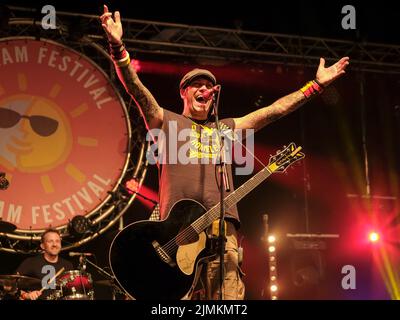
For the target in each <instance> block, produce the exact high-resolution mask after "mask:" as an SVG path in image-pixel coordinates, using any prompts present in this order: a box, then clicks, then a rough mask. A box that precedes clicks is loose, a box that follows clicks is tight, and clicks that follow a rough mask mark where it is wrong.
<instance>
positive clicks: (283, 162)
mask: <svg viewBox="0 0 400 320" xmlns="http://www.w3.org/2000/svg"><path fill="white" fill-rule="evenodd" d="M301 149H302V148H301V147H296V145H295V144H294V143H293V142H292V143H290V144H289V145H288V146H287V147H286V146H284V149H283V150H278V151H277V152H276V154H275V155H273V156H271V157H270V158H269V163H268V169H269V170H270V171H271V172H284V171H285V170H286V169H287V168H288V167H289V166H290V165H292V164H293V163H295V162H297V161H299V160H301V159H303V158H304V157H305V155H304V153H302V152H300V150H301Z"/></svg>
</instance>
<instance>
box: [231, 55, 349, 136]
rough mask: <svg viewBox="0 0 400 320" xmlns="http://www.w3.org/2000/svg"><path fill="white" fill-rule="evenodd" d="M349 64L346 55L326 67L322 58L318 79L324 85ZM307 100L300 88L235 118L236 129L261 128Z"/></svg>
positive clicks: (341, 72) (337, 75)
mask: <svg viewBox="0 0 400 320" xmlns="http://www.w3.org/2000/svg"><path fill="white" fill-rule="evenodd" d="M348 65H349V58H348V57H344V58H342V59H340V60H339V61H338V62H336V63H335V64H334V65H332V66H330V67H328V68H325V59H323V58H321V59H320V63H319V67H318V70H317V74H316V79H317V81H318V82H319V83H320V84H322V85H323V86H324V87H326V86H328V85H329V84H330V83H331V82H333V81H334V80H336V79H337V78H339V77H341V76H342V75H343V74H344V73H345V69H346V67H347V66H348ZM305 102H307V98H306V97H305V96H304V94H303V93H302V92H301V91H300V90H298V91H296V92H293V93H292V94H289V95H287V96H285V97H283V98H280V99H279V100H277V101H275V102H274V103H273V104H271V105H270V106H268V107H265V108H261V109H259V110H256V111H254V112H252V113H249V114H248V115H246V116H244V117H241V118H235V119H234V121H235V128H236V129H254V130H256V131H257V130H260V129H261V128H263V127H265V126H266V125H268V124H270V123H271V122H273V121H275V120H277V119H279V118H281V117H283V116H285V115H287V114H288V113H290V112H292V111H294V110H296V109H297V108H298V107H300V106H301V105H303V104H304V103H305Z"/></svg>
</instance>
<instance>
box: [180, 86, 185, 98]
mask: <svg viewBox="0 0 400 320" xmlns="http://www.w3.org/2000/svg"><path fill="white" fill-rule="evenodd" d="M179 93H180V95H181V98H182V99H184V98H185V95H186V88H185V89H179Z"/></svg>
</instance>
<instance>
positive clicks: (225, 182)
mask: <svg viewBox="0 0 400 320" xmlns="http://www.w3.org/2000/svg"><path fill="white" fill-rule="evenodd" d="M220 92H221V88H220V90H218V95H217V99H216V100H215V98H214V101H213V103H214V114H215V127H216V129H217V139H218V142H219V145H220V152H219V159H218V160H219V161H218V162H217V163H216V165H217V166H219V181H220V183H219V192H220V216H219V235H218V246H217V247H219V259H220V263H219V267H220V268H219V274H220V279H219V280H220V281H219V299H220V300H223V294H222V287H223V285H224V278H225V268H224V264H225V259H224V257H225V245H226V238H225V207H224V191H226V192H229V191H230V187H229V177H228V173H227V170H226V161H225V145H224V137H223V135H221V131H220V125H219V115H218V106H219V97H220Z"/></svg>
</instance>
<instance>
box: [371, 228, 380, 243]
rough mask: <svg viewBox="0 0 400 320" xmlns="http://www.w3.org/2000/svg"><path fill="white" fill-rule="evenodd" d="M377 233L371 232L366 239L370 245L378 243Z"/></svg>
mask: <svg viewBox="0 0 400 320" xmlns="http://www.w3.org/2000/svg"><path fill="white" fill-rule="evenodd" d="M379 238H380V236H379V233H377V232H375V231H371V232H370V233H369V235H368V239H369V241H371V242H372V243H376V242H378V241H379Z"/></svg>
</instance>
